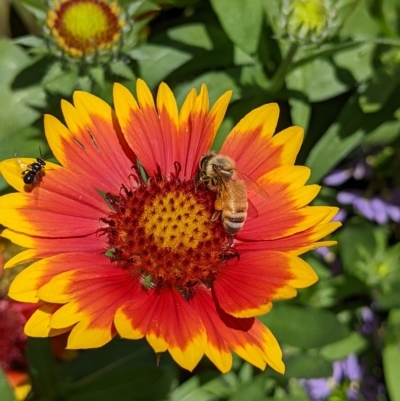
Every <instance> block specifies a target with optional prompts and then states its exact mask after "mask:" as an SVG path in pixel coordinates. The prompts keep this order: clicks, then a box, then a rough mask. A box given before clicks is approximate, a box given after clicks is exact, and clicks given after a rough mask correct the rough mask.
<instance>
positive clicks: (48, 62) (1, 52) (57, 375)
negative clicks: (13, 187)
mask: <svg viewBox="0 0 400 401" xmlns="http://www.w3.org/2000/svg"><path fill="white" fill-rule="evenodd" d="M119 3H120V5H121V7H122V8H123V12H124V13H125V14H124V15H125V17H126V20H127V29H126V32H125V34H124V38H123V41H122V42H121V46H120V48H119V49H118V51H116V52H115V53H113V54H112V56H110V59H109V60H108V61H107V62H105V61H104V60H103V61H97V62H96V61H95V62H86V61H82V60H76V61H75V62H72V61H71V59H69V58H67V57H65V56H64V55H62V54H60V53H59V52H58V51H57V49H56V48H54V45H53V44H51V43H49V39H48V34H47V36H46V34H45V33H44V31H42V26H43V19H44V18H45V13H46V9H47V2H46V1H45V0H43V1H41V0H13V1H8V0H6V1H4V0H3V1H2V3H1V5H0V29H1V31H0V35H1V37H0V93H1V96H0V127H1V128H0V159H1V160H2V159H8V158H11V157H14V155H15V154H17V155H18V156H21V157H28V156H29V157H37V156H38V152H39V147H40V148H41V150H42V151H43V152H44V154H45V156H51V155H50V153H49V149H48V147H47V145H46V141H45V140H44V134H43V126H42V114H43V113H51V114H54V115H56V116H58V117H61V114H60V106H59V102H60V99H62V98H65V99H68V100H70V98H71V95H72V93H73V91H74V90H77V89H81V90H88V91H90V92H92V93H94V94H96V95H98V96H100V97H102V98H103V99H105V100H106V101H108V102H111V88H112V84H113V82H121V83H123V84H124V85H126V86H127V87H129V88H130V89H131V90H132V91H134V90H135V81H136V78H137V77H141V78H143V79H144V80H145V81H146V82H147V83H148V85H149V86H150V87H151V89H153V90H155V89H156V88H157V86H158V85H159V83H160V82H161V81H165V82H167V83H168V85H170V87H171V88H172V90H173V92H174V93H175V94H176V96H177V99H178V103H179V104H181V103H182V101H183V99H184V97H185V96H186V94H187V92H188V90H189V89H190V88H192V87H196V88H197V89H199V88H200V86H201V84H202V83H206V84H207V86H208V89H209V92H210V98H211V102H214V101H215V100H216V99H217V97H218V96H220V95H221V94H222V93H223V92H224V91H226V90H230V89H233V90H234V93H233V98H232V101H231V104H230V107H229V110H228V112H227V116H226V118H225V120H224V122H223V124H222V126H221V129H220V130H219V132H218V135H217V138H216V140H215V143H214V148H215V149H216V150H218V148H219V147H220V146H221V144H222V143H223V141H224V139H225V137H226V135H227V133H228V132H229V130H230V129H231V128H232V127H233V125H234V124H235V123H236V122H238V121H239V120H240V119H241V118H242V117H243V116H244V115H245V113H247V112H248V111H250V110H251V109H253V108H255V107H257V106H260V105H262V104H264V103H267V102H272V101H273V102H278V103H279V105H280V108H281V116H280V121H279V127H278V128H279V129H282V128H285V127H287V126H290V125H300V126H302V127H304V128H305V130H306V137H305V142H304V144H303V147H302V150H301V152H300V155H299V157H298V164H305V165H307V166H309V167H310V168H311V170H312V176H311V178H310V181H309V182H310V183H321V181H322V180H323V178H324V177H325V176H326V175H327V174H328V173H329V172H330V171H331V170H332V169H333V168H335V167H338V166H339V168H340V166H344V167H343V169H345V168H347V167H346V165H347V164H346V163H348V162H349V161H354V160H366V161H367V162H368V164H369V165H370V166H372V168H373V174H372V175H370V176H366V177H364V178H363V179H362V180H354V179H350V181H348V182H347V183H345V184H340V185H342V186H340V185H339V187H335V186H332V187H331V188H326V189H324V190H323V191H322V193H321V196H320V197H319V199H318V201H317V203H318V204H323V205H336V204H338V201H337V200H336V197H337V194H338V192H339V191H340V190H341V189H343V185H344V186H347V187H346V188H347V189H349V188H350V189H354V188H355V189H357V190H361V191H364V194H365V197H366V198H368V197H372V196H374V195H382V196H388V197H389V198H390V196H391V195H390V194H391V193H392V191H393V190H395V189H396V188H397V187H399V186H400V174H399V172H400V97H399V95H398V94H399V90H400V1H399V0H385V1H383V0H337V1H334V0H331V1H323V0H321V3H323V4H324V5H325V6H327V7H329V8H328V11H329V12H327V14H326V17H324V18H325V19H323V20H322V21H320V22H321V27H320V28H318V29H319V30H318V29H317V30H316V29H311V28H310V27H306V26H305V25H304V24H305V22H304V21H298V20H295V21H294V22H293V21H292V20H291V18H298V17H296V14H295V13H294V11H293V8H291V7H293V4H294V3H295V0H293V1H291V0H251V1H248V0H209V1H208V0H164V1H157V0H154V1H151V0H121V1H120V2H119ZM302 24H303V25H302ZM290 26H292V27H293V26H294V27H295V28H292V29H291V30H290V31H289V30H288V29H289V28H288V27H290ZM299 27H300V28H301V29H300V28H299ZM300 30H301V31H300ZM0 190H1V191H2V192H3V193H5V192H7V191H9V190H10V189H9V188H8V187H7V185H6V183H5V181H4V180H3V179H2V178H0ZM342 208H343V209H344V210H346V211H347V213H348V216H347V219H346V220H345V221H344V225H343V227H342V229H340V230H339V231H338V233H337V234H335V235H334V239H337V240H338V242H339V245H338V246H337V247H335V248H333V249H332V250H330V251H329V252H330V253H329V254H328V255H322V254H317V253H313V252H310V253H309V254H307V255H306V260H307V261H308V262H309V263H310V264H311V265H312V266H313V268H314V269H315V270H316V271H317V273H318V275H319V277H320V280H319V282H318V283H317V284H316V285H314V286H313V287H311V288H309V289H306V290H302V291H300V293H299V296H298V297H297V298H296V299H294V300H293V301H291V302H285V303H284V304H279V303H278V304H277V305H276V306H275V307H274V309H273V311H272V312H270V313H269V314H268V315H266V316H263V317H261V320H262V321H263V322H264V323H265V324H267V326H268V327H270V328H271V330H272V331H273V333H274V334H275V335H276V336H277V338H278V340H279V341H280V343H281V344H282V346H283V349H284V355H285V358H284V359H285V363H286V366H287V370H286V373H285V375H284V376H280V375H277V374H275V373H274V372H272V371H271V370H267V371H266V372H260V371H258V370H257V369H256V368H254V367H252V366H250V365H249V364H247V363H244V362H243V361H241V360H240V359H239V358H236V357H235V362H234V369H233V370H232V371H231V372H230V373H228V374H225V375H221V374H220V373H218V372H217V371H216V370H215V369H214V368H213V366H212V365H211V363H209V362H208V361H207V360H204V361H202V362H201V364H200V366H199V367H198V368H197V369H196V370H195V372H193V373H192V374H189V373H188V372H185V371H181V370H179V369H178V368H177V367H176V366H175V365H174V364H173V363H172V362H171V360H170V358H169V356H168V355H164V354H163V355H162V356H161V361H160V366H159V367H156V357H155V355H154V354H153V352H152V351H151V350H150V347H148V346H143V342H141V341H137V342H127V341H123V340H119V339H115V340H114V341H112V342H111V343H110V344H109V345H107V346H105V347H103V348H102V349H97V350H90V351H84V352H81V353H80V354H79V356H78V357H77V358H76V359H73V360H71V361H67V362H66V361H63V362H60V361H56V360H55V358H54V356H53V355H52V353H51V350H50V345H49V342H48V340H43V339H31V340H30V341H29V346H28V350H27V355H28V360H29V366H30V373H31V379H32V383H33V387H32V392H31V393H30V395H29V396H28V400H30V401H34V400H46V401H55V400H60V401H61V400H62V401H92V400H96V401H102V400H107V401H108V400H110V399H113V398H114V399H116V400H119V401H123V400H127V401H128V400H143V401H144V400H146V401H152V400H176V401H178V400H179V401H190V400H193V401H194V400H195V401H213V400H229V401H238V400H242V399H248V400H255V401H258V400H259V401H267V400H279V399H285V400H290V401H302V400H308V399H309V397H308V395H307V394H306V392H305V390H304V389H303V387H302V386H301V385H300V382H299V380H297V379H302V378H305V379H307V378H317V377H329V376H331V375H332V362H333V361H336V360H339V359H343V358H345V357H346V356H348V355H349V354H351V353H355V354H357V355H358V356H359V360H360V361H361V362H362V364H363V369H364V370H363V371H364V378H363V380H368V377H370V378H371V377H372V378H373V379H374V380H376V383H382V386H386V389H387V393H385V391H382V392H381V393H380V394H378V393H377V395H376V397H377V398H376V400H378V399H379V400H382V401H383V400H392V401H398V400H400V384H399V383H400V381H399V380H398V378H399V376H400V351H399V350H400V295H399V294H400V269H399V259H400V258H399V257H400V248H399V246H400V245H399V243H398V240H399V236H400V227H399V223H398V221H397V222H396V221H395V222H393V221H392V222H390V221H387V222H385V223H380V224H378V223H376V222H374V221H370V220H371V219H368V218H366V217H365V216H363V215H362V213H360V212H359V211H358V212H357V211H355V210H354V209H352V208H351V207H350V206H343V205H342ZM365 308H367V309H368V310H369V311H371V313H372V315H373V317H372V320H371V321H365V318H364V317H363V314H362V312H363V311H364V310H365ZM366 325H370V326H371V327H372V328H371V330H370V331H368V332H366V331H365V330H364V329H363V327H365V326H366ZM376 386H378V384H376ZM0 394H1V399H2V400H5V401H6V400H11V399H12V395H11V393H10V391H9V389H8V388H7V385H6V384H5V381H4V378H3V376H1V377H0ZM359 397H360V398H359V399H360V400H363V399H369V398H368V397H366V396H365V395H364V396H363V395H360V396H359ZM333 399H335V400H338V401H339V400H345V399H347V396H346V392H343V394H342V395H340V397H339V398H331V400H333Z"/></svg>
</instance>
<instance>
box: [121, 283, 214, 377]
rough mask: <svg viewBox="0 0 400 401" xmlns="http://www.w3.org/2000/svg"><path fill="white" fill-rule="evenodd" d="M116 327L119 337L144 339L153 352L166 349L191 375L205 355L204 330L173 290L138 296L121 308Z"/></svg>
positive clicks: (166, 289) (198, 319)
mask: <svg viewBox="0 0 400 401" xmlns="http://www.w3.org/2000/svg"><path fill="white" fill-rule="evenodd" d="M115 326H116V328H117V330H118V332H119V333H120V334H121V336H122V337H127V338H135V339H136V338H141V337H143V336H144V335H145V336H146V339H147V341H148V342H149V344H150V345H151V346H152V347H153V349H154V350H155V352H163V351H165V350H166V349H168V351H169V353H170V354H171V356H172V358H173V359H174V360H175V361H176V362H177V363H178V364H179V365H180V366H182V367H183V368H185V369H188V370H190V371H192V370H193V369H194V368H195V367H196V365H197V364H198V362H199V361H200V359H201V357H202V356H203V354H204V350H205V346H206V341H207V340H206V333H205V329H204V326H203V324H202V322H201V320H200V318H199V317H198V316H197V314H196V312H195V311H194V310H193V309H192V307H191V306H189V304H188V303H187V301H186V300H185V299H184V298H183V296H182V295H181V294H180V293H179V292H178V291H177V290H175V289H172V288H163V289H162V290H160V291H159V292H157V293H156V292H155V291H152V290H150V291H147V292H143V293H142V294H139V295H138V297H137V298H135V299H132V300H131V301H130V302H129V303H127V304H125V305H123V306H122V307H121V308H120V310H119V311H118V313H117V315H116V317H115Z"/></svg>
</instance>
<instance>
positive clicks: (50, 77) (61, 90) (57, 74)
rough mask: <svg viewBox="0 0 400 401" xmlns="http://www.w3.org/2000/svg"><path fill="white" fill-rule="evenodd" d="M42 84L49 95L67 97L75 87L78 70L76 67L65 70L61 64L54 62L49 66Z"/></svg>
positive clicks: (71, 66)
mask: <svg viewBox="0 0 400 401" xmlns="http://www.w3.org/2000/svg"><path fill="white" fill-rule="evenodd" d="M42 83H43V85H44V87H45V88H46V90H48V91H49V92H50V93H53V94H60V95H62V96H65V97H68V96H70V95H71V94H72V92H73V91H74V89H76V87H77V83H78V70H77V68H76V66H73V65H70V66H69V67H68V69H67V68H65V67H64V66H63V65H62V64H61V62H55V63H53V64H52V65H50V66H49V68H48V70H47V72H46V75H45V76H44V77H43V81H42Z"/></svg>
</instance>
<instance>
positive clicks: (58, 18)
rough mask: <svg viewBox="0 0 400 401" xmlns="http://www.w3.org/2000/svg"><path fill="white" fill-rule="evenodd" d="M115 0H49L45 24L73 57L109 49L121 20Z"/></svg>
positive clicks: (57, 41)
mask: <svg viewBox="0 0 400 401" xmlns="http://www.w3.org/2000/svg"><path fill="white" fill-rule="evenodd" d="M120 14H121V10H120V8H119V7H118V5H117V3H116V2H115V1H111V0H110V1H108V0H53V7H52V8H50V9H49V11H48V13H47V19H46V25H47V28H48V29H49V30H50V33H51V37H52V38H53V40H54V41H55V43H57V45H58V46H59V47H60V48H61V49H62V50H63V51H65V52H67V53H68V54H70V55H71V56H73V57H81V56H83V55H86V54H91V55H93V54H94V53H98V52H100V51H103V50H106V49H110V48H111V47H112V46H114V45H115V44H116V43H118V41H119V40H120V38H121V33H122V27H123V26H124V25H125V21H124V20H123V19H122V18H121V16H120Z"/></svg>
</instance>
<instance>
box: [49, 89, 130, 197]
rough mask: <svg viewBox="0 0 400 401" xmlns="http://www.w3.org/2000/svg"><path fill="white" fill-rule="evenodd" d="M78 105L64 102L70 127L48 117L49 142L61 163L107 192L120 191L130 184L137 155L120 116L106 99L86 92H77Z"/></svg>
mask: <svg viewBox="0 0 400 401" xmlns="http://www.w3.org/2000/svg"><path fill="white" fill-rule="evenodd" d="M74 102H75V107H74V106H73V105H72V104H70V103H68V102H66V101H63V102H62V103H61V106H62V109H63V113H64V117H65V120H66V122H67V125H68V128H67V127H65V126H64V125H63V124H61V122H60V121H58V120H57V119H56V118H54V117H52V116H50V115H46V116H45V120H44V123H45V131H46V137H47V140H48V142H49V145H50V147H51V149H52V151H53V153H54V155H55V156H56V158H57V159H58V160H59V161H60V162H61V164H62V165H63V166H65V167H67V168H68V169H69V170H71V171H76V172H79V173H81V174H83V175H84V176H85V177H86V180H87V181H88V182H90V183H92V184H93V185H94V186H95V187H96V188H97V189H100V190H102V191H104V192H114V193H118V192H119V189H120V187H121V184H122V183H124V184H126V185H129V184H130V179H129V175H130V174H131V173H132V169H131V167H132V165H133V164H134V162H135V161H134V156H133V153H132V151H131V150H130V149H129V148H128V146H127V144H126V143H125V139H124V138H123V136H122V133H121V129H120V127H119V124H118V121H117V119H116V116H115V114H114V112H113V110H112V109H111V107H110V106H108V105H107V104H106V103H105V102H104V101H102V100H100V99H99V98H97V97H96V96H93V95H91V94H89V93H84V92H75V93H74Z"/></svg>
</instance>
